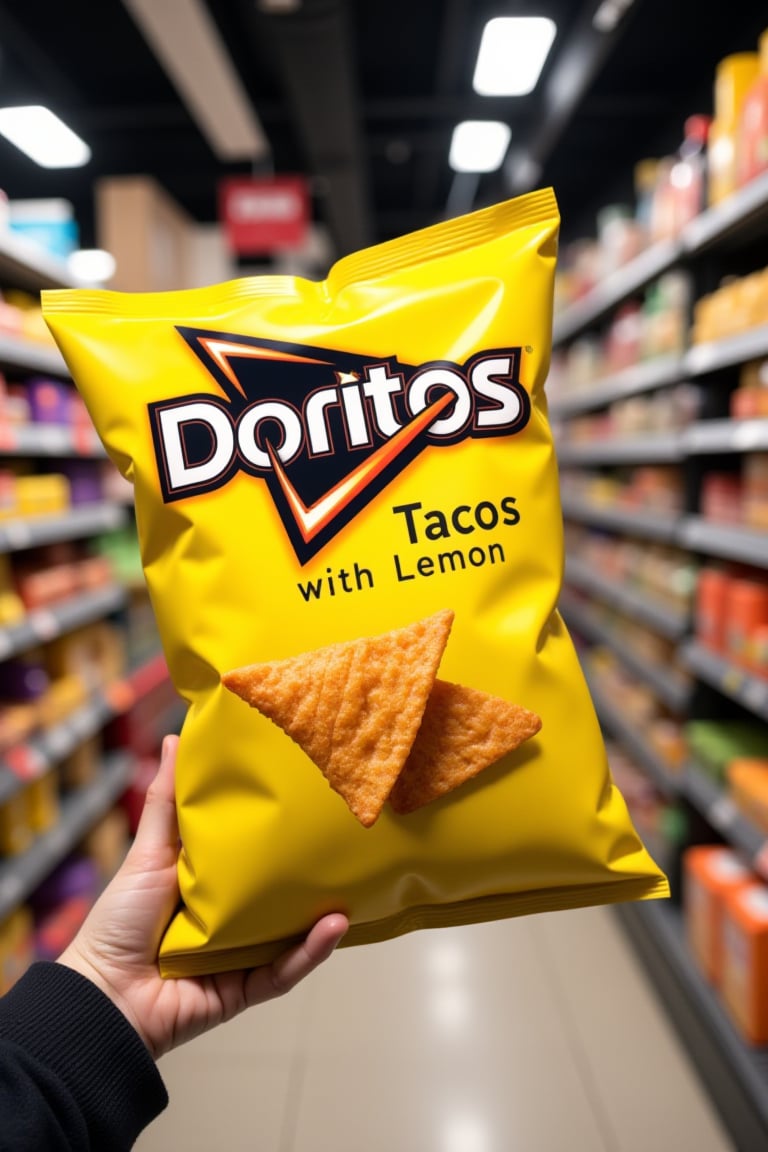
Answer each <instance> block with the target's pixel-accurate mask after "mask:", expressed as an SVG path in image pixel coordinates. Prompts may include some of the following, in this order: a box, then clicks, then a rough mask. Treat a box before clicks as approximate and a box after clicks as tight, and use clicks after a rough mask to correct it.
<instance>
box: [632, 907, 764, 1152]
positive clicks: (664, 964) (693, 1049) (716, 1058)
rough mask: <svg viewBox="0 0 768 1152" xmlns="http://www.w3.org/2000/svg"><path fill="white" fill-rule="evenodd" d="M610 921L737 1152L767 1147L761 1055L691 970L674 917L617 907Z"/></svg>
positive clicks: (663, 910) (663, 911)
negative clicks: (637, 962)
mask: <svg viewBox="0 0 768 1152" xmlns="http://www.w3.org/2000/svg"><path fill="white" fill-rule="evenodd" d="M616 915H617V916H618V917H619V920H620V923H621V924H622V926H623V927H624V929H625V931H626V932H627V935H628V936H629V938H630V940H631V941H632V944H633V945H634V947H635V950H636V952H637V954H638V956H639V957H640V959H641V960H642V962H643V964H644V966H645V968H646V971H647V972H648V975H649V976H650V978H651V980H652V981H653V984H654V985H655V987H656V990H657V992H658V994H659V996H660V997H661V999H662V1001H663V1003H664V1006H665V1008H666V1011H667V1013H668V1014H669V1016H670V1018H671V1019H672V1020H673V1022H674V1023H675V1025H676V1026H677V1029H678V1032H679V1033H680V1035H681V1037H682V1038H683V1040H684V1041H685V1043H686V1045H687V1047H688V1049H689V1051H690V1053H691V1056H692V1059H693V1060H694V1062H695V1064H696V1068H697V1070H698V1073H699V1075H700V1076H701V1078H702V1080H703V1081H704V1083H705V1084H706V1086H707V1089H708V1091H709V1094H710V1096H711V1098H712V1100H713V1101H714V1102H715V1104H716V1106H717V1108H718V1109H719V1111H720V1114H721V1115H722V1117H723V1120H724V1122H725V1123H726V1125H727V1127H728V1129H729V1131H730V1132H731V1134H732V1136H733V1139H734V1140H735V1142H736V1145H737V1147H738V1148H739V1149H743V1152H751V1150H752V1149H755V1152H757V1149H759V1148H765V1147H766V1146H768V1049H765V1048H753V1047H751V1046H750V1045H748V1044H745V1043H744V1041H742V1040H741V1039H740V1037H739V1036H738V1034H737V1033H736V1031H735V1029H734V1028H733V1026H732V1024H731V1022H730V1020H729V1018H728V1016H727V1014H726V1012H725V1010H724V1009H723V1007H722V1005H721V1003H720V1001H719V999H718V997H717V995H716V993H715V992H714V990H713V989H712V988H711V987H710V986H709V985H708V984H707V982H706V981H705V980H704V979H703V977H702V976H701V975H700V973H699V971H698V969H697V968H696V967H695V965H694V963H693V961H692V959H691V955H690V953H689V951H688V947H687V945H686V942H685V936H684V930H683V923H682V917H681V915H680V912H679V911H678V909H677V908H675V906H674V905H672V904H670V903H669V902H668V901H647V902H645V903H641V904H627V905H623V906H617V908H616Z"/></svg>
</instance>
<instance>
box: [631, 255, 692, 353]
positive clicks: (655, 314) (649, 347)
mask: <svg viewBox="0 0 768 1152" xmlns="http://www.w3.org/2000/svg"><path fill="white" fill-rule="evenodd" d="M691 296H692V280H691V276H690V273H688V272H685V271H683V270H681V269H675V270H673V271H671V272H665V273H664V275H663V276H660V277H659V279H658V280H655V281H654V282H653V284H651V285H650V287H649V288H648V289H647V291H646V293H645V297H644V301H643V309H642V323H641V326H640V347H639V350H638V359H642V360H653V359H654V358H655V357H657V356H681V355H682V354H683V352H684V351H685V349H686V347H687V344H688V322H689V313H690V307H691Z"/></svg>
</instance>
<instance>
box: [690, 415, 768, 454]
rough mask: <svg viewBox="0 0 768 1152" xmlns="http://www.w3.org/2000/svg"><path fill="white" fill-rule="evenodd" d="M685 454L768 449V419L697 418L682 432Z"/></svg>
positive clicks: (762, 450)
mask: <svg viewBox="0 0 768 1152" xmlns="http://www.w3.org/2000/svg"><path fill="white" fill-rule="evenodd" d="M682 442H683V450H684V452H685V455H686V456H698V455H706V454H707V453H718V452H720V453H730V452H766V451H768V419H761V420H698V421H697V422H696V423H695V424H689V426H688V427H687V428H686V429H685V431H684V432H683V433H682Z"/></svg>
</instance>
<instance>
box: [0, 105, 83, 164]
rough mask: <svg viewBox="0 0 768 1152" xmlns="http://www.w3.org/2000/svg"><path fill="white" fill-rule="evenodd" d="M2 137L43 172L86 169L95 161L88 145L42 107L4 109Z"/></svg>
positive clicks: (0, 116) (1, 110)
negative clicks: (53, 169)
mask: <svg viewBox="0 0 768 1152" xmlns="http://www.w3.org/2000/svg"><path fill="white" fill-rule="evenodd" d="M0 135H3V136H5V138H6V140H10V142H11V144H15V145H16V147H17V148H18V149H19V150H20V151H21V152H24V153H25V155H27V156H29V158H30V160H34V161H35V163H36V164H39V165H40V167H41V168H82V166H83V165H84V164H87V163H88V161H89V160H90V158H91V150H90V148H89V147H88V145H87V144H86V143H85V141H84V140H81V139H80V137H79V136H77V135H76V134H75V133H74V132H73V131H72V129H71V128H68V127H67V125H66V124H65V123H64V121H63V120H60V119H59V117H58V116H56V115H54V113H53V112H51V110H50V109H49V108H45V107H43V105H42V104H27V105H25V106H23V107H19V108H0Z"/></svg>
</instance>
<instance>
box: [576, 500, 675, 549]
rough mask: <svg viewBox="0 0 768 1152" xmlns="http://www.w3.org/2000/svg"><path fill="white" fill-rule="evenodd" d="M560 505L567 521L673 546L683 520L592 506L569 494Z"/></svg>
mask: <svg viewBox="0 0 768 1152" xmlns="http://www.w3.org/2000/svg"><path fill="white" fill-rule="evenodd" d="M561 501H562V511H563V517H564V518H565V519H566V520H578V521H579V522H580V523H584V524H593V525H594V526H595V527H597V528H609V529H610V530H611V531H614V532H623V533H625V534H626V535H627V536H642V537H643V538H644V539H648V540H658V541H659V542H660V543H667V544H673V543H675V542H676V541H677V539H678V532H679V524H680V518H679V517H677V516H669V515H668V514H660V513H657V512H638V511H637V510H636V509H634V508H632V509H625V508H616V507H610V506H605V505H602V504H591V503H590V502H589V501H588V500H580V499H578V498H575V497H573V496H568V495H566V494H563V495H562V496H561Z"/></svg>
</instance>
